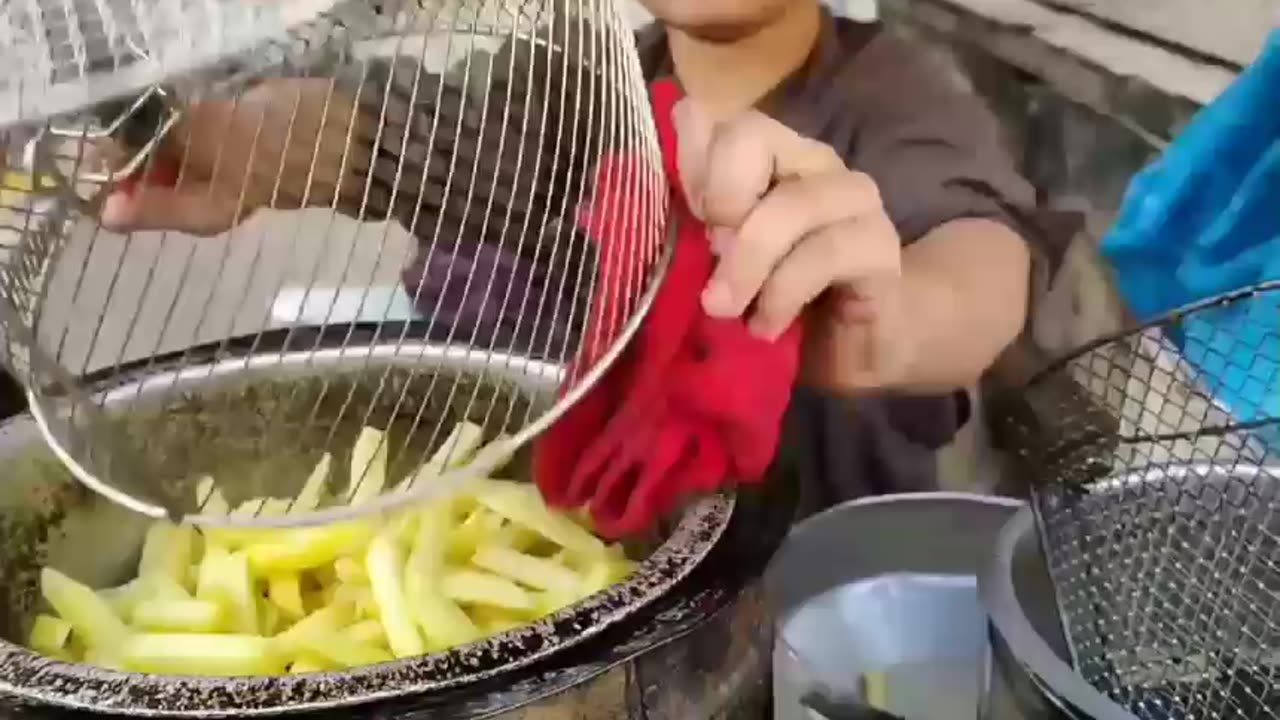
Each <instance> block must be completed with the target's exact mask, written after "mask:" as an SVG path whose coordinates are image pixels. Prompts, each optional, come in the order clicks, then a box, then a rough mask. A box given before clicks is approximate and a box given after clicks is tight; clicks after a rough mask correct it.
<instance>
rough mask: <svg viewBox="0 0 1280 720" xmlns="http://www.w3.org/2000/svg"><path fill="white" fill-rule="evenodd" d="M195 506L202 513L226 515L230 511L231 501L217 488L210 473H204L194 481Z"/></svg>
mask: <svg viewBox="0 0 1280 720" xmlns="http://www.w3.org/2000/svg"><path fill="white" fill-rule="evenodd" d="M196 508H198V509H199V510H200V513H201V514H203V515H226V514H227V513H229V512H231V503H229V502H227V498H226V497H224V496H223V494H222V491H221V490H219V489H218V483H217V481H216V480H214V479H213V476H212V475H205V476H204V477H201V478H200V480H198V481H197V482H196Z"/></svg>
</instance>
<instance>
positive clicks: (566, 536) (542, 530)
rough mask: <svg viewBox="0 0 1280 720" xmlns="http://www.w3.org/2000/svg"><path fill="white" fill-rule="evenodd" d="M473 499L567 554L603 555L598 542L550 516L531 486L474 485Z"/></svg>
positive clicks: (499, 482) (491, 482)
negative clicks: (566, 551) (562, 548)
mask: <svg viewBox="0 0 1280 720" xmlns="http://www.w3.org/2000/svg"><path fill="white" fill-rule="evenodd" d="M475 497H476V500H477V501H479V502H480V504H481V505H484V506H485V507H487V508H489V509H490V510H492V511H493V512H496V513H498V514H499V515H502V516H503V517H505V518H507V519H508V520H510V521H512V522H515V523H519V524H520V525H523V526H525V527H527V528H529V529H530V530H532V531H534V532H536V533H538V534H539V535H542V536H543V537H545V538H547V539H548V540H550V541H552V542H554V543H556V544H558V545H560V546H561V547H564V548H566V549H568V550H569V551H571V552H575V553H578V554H580V555H584V556H587V557H598V556H600V555H603V554H604V550H605V546H604V543H603V542H602V541H601V540H600V538H598V537H596V536H594V535H592V534H591V533H589V532H587V531H586V530H583V529H582V527H581V526H580V525H578V524H577V523H575V522H574V521H572V520H570V519H569V518H567V517H565V516H563V515H556V514H555V513H552V512H551V510H550V509H548V508H547V506H546V504H545V503H544V502H543V501H542V497H541V496H540V495H538V490H537V488H536V487H534V486H533V485H527V484H524V483H514V482H506V481H502V480H486V481H483V482H482V483H477V489H476V492H475Z"/></svg>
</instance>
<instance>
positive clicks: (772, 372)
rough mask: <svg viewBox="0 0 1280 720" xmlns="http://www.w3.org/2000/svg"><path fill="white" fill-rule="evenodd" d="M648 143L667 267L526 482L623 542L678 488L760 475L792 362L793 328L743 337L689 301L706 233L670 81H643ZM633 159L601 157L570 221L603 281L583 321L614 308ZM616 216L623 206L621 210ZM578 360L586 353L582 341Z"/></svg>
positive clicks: (700, 282)
mask: <svg viewBox="0 0 1280 720" xmlns="http://www.w3.org/2000/svg"><path fill="white" fill-rule="evenodd" d="M651 91H652V94H653V102H654V112H655V116H656V119H657V125H658V137H659V143H660V145H661V148H662V154H663V157H664V159H665V161H666V166H667V175H668V178H669V179H670V181H671V210H672V213H671V221H672V222H676V223H678V227H679V237H678V238H677V241H676V242H677V244H676V252H675V256H674V258H673V260H672V265H671V267H670V268H669V269H668V271H667V276H666V277H665V278H664V280H663V284H662V286H661V288H660V290H659V292H658V295H657V298H656V300H655V301H654V306H653V307H652V309H651V310H650V314H649V316H648V318H647V319H646V321H645V323H644V325H643V327H642V328H641V331H640V333H639V334H638V335H637V337H636V338H635V340H634V341H633V343H632V345H631V346H630V347H629V348H628V349H627V351H626V352H625V353H624V354H623V356H622V357H621V358H619V360H618V362H617V363H616V364H615V365H614V366H613V367H612V368H610V370H609V372H608V373H606V374H605V376H604V377H603V378H602V379H601V380H600V381H599V382H598V384H597V385H596V386H595V387H593V388H592V389H591V391H589V392H588V393H587V394H586V395H584V396H583V397H582V398H581V399H580V400H579V401H578V402H577V404H575V405H574V406H572V407H571V408H570V409H569V411H568V412H567V413H566V414H565V416H564V417H563V418H561V419H560V421H559V422H557V423H556V424H555V425H554V426H553V427H552V428H551V429H550V430H549V431H548V432H547V434H546V435H545V436H544V437H543V438H541V439H540V440H539V442H538V444H537V446H536V448H535V457H534V477H535V480H536V482H537V484H538V486H539V488H540V489H541V491H542V494H543V496H544V497H545V498H546V500H547V502H548V503H550V504H552V505H554V506H558V507H566V508H577V507H584V506H585V507H586V508H588V509H589V511H590V513H591V516H592V518H593V519H594V521H595V523H596V528H597V530H598V531H599V532H600V533H601V534H603V535H605V536H607V537H621V536H625V535H631V534H635V533H638V532H641V531H644V530H646V529H648V528H649V527H650V526H651V525H652V524H653V523H654V522H655V521H656V520H657V519H658V518H660V517H661V516H663V515H666V514H668V513H670V512H671V511H673V510H675V509H676V507H677V506H678V505H679V504H680V503H681V502H682V501H683V500H685V499H687V498H689V497H690V496H693V495H696V494H701V493H709V492H714V491H716V490H718V489H720V488H721V487H723V486H724V485H725V484H726V483H727V482H729V481H730V480H732V481H735V482H738V483H755V482H758V481H760V480H761V479H762V478H763V476H764V473H765V471H766V470H767V469H768V466H769V463H770V462H771V461H772V459H773V456H774V454H775V452H776V450H777V445H778V434H779V430H780V427H781V424H782V417H783V414H784V413H785V412H786V408H787V405H788V403H789V401H790V397H791V391H792V386H793V385H794V383H795V379H796V374H797V372H798V369H799V358H800V341H801V331H800V325H799V323H797V324H796V325H794V326H793V327H791V328H790V329H788V330H787V332H786V333H784V334H783V336H782V337H781V338H780V339H778V340H777V341H773V342H770V341H767V340H762V339H760V338H757V337H755V336H754V335H752V334H751V333H750V332H749V331H748V330H747V327H746V325H745V323H744V322H743V321H742V320H741V319H737V318H733V319H714V318H711V317H709V316H707V315H706V314H705V313H704V312H703V311H702V306H701V295H702V290H703V288H705V287H706V284H707V281H708V279H709V278H710V276H711V272H712V270H713V268H714V265H715V260H714V257H713V255H712V253H711V245H710V242H709V240H708V235H707V230H706V227H705V226H704V225H703V224H702V222H701V221H699V220H698V219H697V218H695V217H694V216H693V215H692V214H691V213H690V211H689V208H688V206H687V204H686V202H685V199H684V194H683V192H682V191H681V189H680V188H679V185H678V177H679V175H678V170H677V167H676V134H675V128H674V126H673V123H672V118H671V111H672V109H673V108H674V106H675V104H676V102H677V101H678V100H679V99H680V91H679V89H678V87H677V86H676V85H675V84H674V83H671V82H661V83H655V84H654V85H653V87H652V88H651ZM642 167H643V165H642V164H641V163H640V162H639V161H638V160H637V159H636V158H631V157H626V156H616V157H608V158H605V159H603V160H602V161H601V163H600V165H599V167H598V169H597V173H596V181H597V182H596V186H595V187H596V197H595V202H593V203H592V205H591V207H590V208H588V209H587V210H586V212H584V214H583V215H584V216H583V217H582V218H581V220H582V225H583V226H584V227H585V229H586V232H587V233H588V235H590V237H591V238H592V239H593V240H594V241H595V242H596V243H597V244H598V245H599V248H600V252H601V263H600V272H601V282H600V284H599V285H598V288H599V290H598V292H597V298H596V299H595V301H594V304H593V308H592V316H591V322H590V323H589V324H588V338H591V337H592V327H595V326H597V325H598V324H599V323H601V318H604V317H607V316H609V314H610V313H612V312H614V309H615V306H614V298H616V297H617V296H616V294H615V293H616V292H617V290H618V288H617V282H616V278H620V277H626V276H627V272H626V271H627V270H628V269H631V268H630V267H629V266H628V263H629V262H630V263H633V262H637V259H636V256H635V253H634V252H632V253H628V252H625V250H634V248H632V247H631V246H630V241H631V240H632V239H633V238H634V236H635V229H634V228H629V227H625V226H620V225H619V224H618V219H619V218H618V215H619V213H616V212H614V213H610V212H609V211H608V208H609V207H610V206H614V205H616V202H614V201H616V200H617V198H620V197H626V193H627V192H628V191H629V190H630V191H631V193H632V194H634V189H635V188H636V187H638V186H640V184H639V183H638V182H637V181H636V179H635V173H636V171H637V170H638V169H639V168H642ZM623 215H624V216H626V217H630V216H627V215H626V214H625V213H624V214H623ZM584 347H585V348H587V350H586V352H584V353H582V354H580V355H579V357H578V359H577V361H576V362H577V364H578V367H586V366H589V365H591V364H594V362H595V361H596V360H597V359H598V357H597V356H598V353H596V352H593V350H594V343H592V342H584Z"/></svg>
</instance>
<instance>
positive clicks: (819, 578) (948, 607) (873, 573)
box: [766, 493, 1041, 720]
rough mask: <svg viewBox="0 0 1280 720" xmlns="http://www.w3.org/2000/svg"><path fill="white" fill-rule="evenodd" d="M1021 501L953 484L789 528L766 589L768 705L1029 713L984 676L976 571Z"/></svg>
mask: <svg viewBox="0 0 1280 720" xmlns="http://www.w3.org/2000/svg"><path fill="white" fill-rule="evenodd" d="M1020 507H1022V503H1020V502H1018V501H1016V500H1010V499H1004V498H996V497H986V496H980V495H971V494H963V493H915V494H904V495H887V496H881V497H870V498H863V499H860V500H854V501H851V502H847V503H844V504H842V505H838V506H836V507H833V508H831V509H829V510H826V511H824V512H822V513H819V514H818V515H816V516H814V517H812V518H809V519H808V520H806V521H804V522H803V523H801V524H799V525H797V526H796V527H795V528H794V529H793V530H792V532H791V534H790V535H789V536H788V538H787V540H786V542H785V543H784V544H783V546H782V548H781V549H780V550H779V551H778V553H777V555H776V556H775V557H774V559H773V561H772V563H771V564H770V567H769V570H768V573H767V574H766V584H767V585H766V586H767V588H768V590H769V593H770V597H771V599H772V603H773V609H774V612H775V617H777V618H778V622H779V624H780V628H779V629H778V630H777V631H776V632H777V633H778V635H779V640H778V643H777V645H778V649H777V650H776V651H775V655H774V672H775V677H774V689H775V712H776V713H777V717H778V718H779V719H780V720H786V719H788V718H793V717H795V718H799V717H810V715H808V714H807V713H806V712H804V711H802V709H801V705H803V704H809V703H808V701H809V699H810V698H811V697H814V696H816V697H817V698H821V699H822V700H824V701H825V702H826V703H828V704H833V705H835V706H837V707H841V708H842V709H847V710H848V711H850V713H851V714H850V717H859V715H857V714H856V713H853V711H854V709H855V708H859V707H862V706H865V705H867V704H870V703H871V702H872V701H873V700H874V699H873V698H870V697H868V695H870V693H868V692H866V689H865V688H863V687H861V685H862V683H861V682H860V681H861V680H863V679H865V678H866V677H868V676H872V675H874V676H878V677H880V678H883V679H885V682H884V683H879V684H880V685H887V686H888V687H887V689H886V692H885V693H884V694H885V695H887V697H885V698H879V699H878V700H879V702H882V703H885V706H883V707H881V709H886V710H891V711H893V712H895V713H898V714H902V715H906V716H908V717H913V718H914V717H948V718H952V717H954V718H962V717H964V718H973V717H981V718H983V719H984V720H1023V718H1039V717H1041V716H1038V715H1023V714H1021V713H1017V712H1011V711H1009V708H1010V707H1011V705H1010V703H1008V702H1007V700H1006V698H1004V697H1003V695H1002V691H1003V685H1000V684H998V683H995V682H984V680H987V678H986V676H985V674H984V668H985V663H986V660H987V652H988V651H987V646H986V642H985V639H986V638H985V633H984V626H985V617H984V615H983V612H982V608H981V605H980V604H979V602H978V592H977V581H976V575H977V573H978V570H979V569H980V568H981V566H982V564H983V563H984V562H985V561H986V559H987V557H988V556H989V555H990V552H991V548H992V546H993V545H994V543H995V539H996V536H997V534H998V533H999V532H1000V528H1001V527H1003V526H1004V523H1005V522H1006V521H1007V520H1008V518H1009V517H1011V516H1012V515H1013V514H1014V512H1016V511H1017V510H1018V509H1019V508H1020Z"/></svg>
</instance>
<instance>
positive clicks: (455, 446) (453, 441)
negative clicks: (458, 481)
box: [404, 421, 484, 488]
mask: <svg viewBox="0 0 1280 720" xmlns="http://www.w3.org/2000/svg"><path fill="white" fill-rule="evenodd" d="M483 444H484V428H482V427H480V426H479V425H476V424H475V423H471V422H466V421H463V422H460V423H458V424H457V425H454V426H453V430H451V431H450V432H449V435H448V436H447V437H445V439H444V442H442V443H440V447H438V448H436V451H435V452H434V453H432V455H431V457H430V458H428V459H427V461H426V462H425V463H423V464H422V466H421V467H419V468H418V469H417V470H416V471H415V472H414V473H413V475H410V476H409V478H408V479H407V480H406V481H405V483H404V484H405V487H406V488H410V487H413V486H414V485H416V484H417V483H420V482H432V481H434V480H435V479H436V478H439V477H440V476H441V475H443V474H444V472H445V470H448V469H450V468H454V467H458V466H460V465H462V464H463V463H465V462H466V461H467V459H468V458H470V457H471V456H472V455H474V454H475V452H476V450H479V449H480V446H481V445H483Z"/></svg>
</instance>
